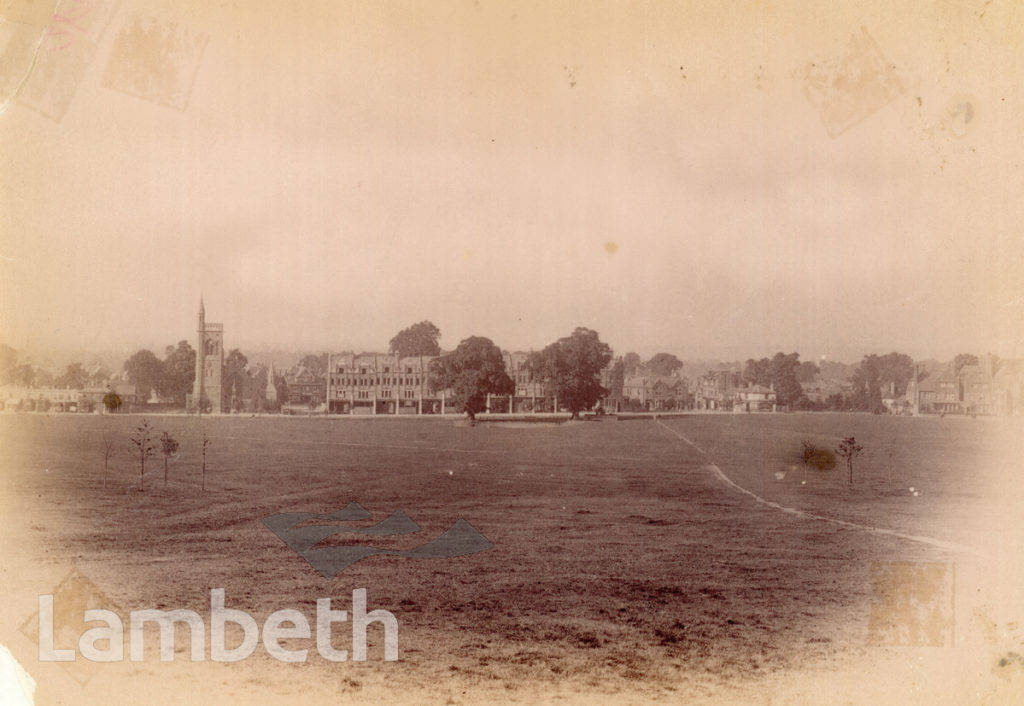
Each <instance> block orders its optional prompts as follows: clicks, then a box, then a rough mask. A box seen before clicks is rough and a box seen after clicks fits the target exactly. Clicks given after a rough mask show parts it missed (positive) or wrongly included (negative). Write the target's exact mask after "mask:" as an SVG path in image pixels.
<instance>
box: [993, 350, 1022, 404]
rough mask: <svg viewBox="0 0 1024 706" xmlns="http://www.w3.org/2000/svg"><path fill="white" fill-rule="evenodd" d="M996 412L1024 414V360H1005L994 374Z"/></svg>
mask: <svg viewBox="0 0 1024 706" xmlns="http://www.w3.org/2000/svg"><path fill="white" fill-rule="evenodd" d="M992 383H993V389H992V408H993V413H994V414H999V415H1010V414H1024V360H1004V361H1002V362H1001V363H1000V364H999V367H998V369H997V370H996V371H995V373H994V374H993V376H992Z"/></svg>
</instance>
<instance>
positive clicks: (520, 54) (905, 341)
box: [0, 0, 1024, 360]
mask: <svg viewBox="0 0 1024 706" xmlns="http://www.w3.org/2000/svg"><path fill="white" fill-rule="evenodd" d="M11 3H12V0H2V1H0V6H2V5H8V6H10V7H9V8H8V20H10V17H12V16H13V15H11V12H12V11H14V10H17V9H18V6H31V7H38V6H39V5H40V4H42V0H34V4H33V3H29V2H28V0H14V4H13V5H12V4H11ZM80 4H81V3H75V2H73V1H72V0H63V3H62V7H63V11H64V12H65V13H66V14H71V10H73V9H74V8H75V6H76V5H80ZM96 4H97V5H99V6H103V7H106V8H108V9H109V12H108V13H107V14H108V17H107V20H106V24H96V25H95V26H94V28H93V29H92V30H88V31H91V32H92V33H93V34H92V35H88V36H91V37H92V38H93V39H92V40H91V43H90V41H85V42H84V44H83V46H84V49H83V48H82V47H79V46H70V47H69V46H65V45H64V41H65V40H66V36H65V35H59V33H56V32H55V31H54V28H55V27H58V28H59V27H60V26H63V24H68V23H67V22H64V23H63V24H62V23H59V22H58V23H53V24H51V25H50V29H49V30H46V29H43V30H42V31H43V32H44V33H45V32H46V31H49V32H50V34H51V35H54V36H50V37H49V38H47V37H45V36H44V38H43V42H42V43H41V44H40V45H39V52H40V54H39V55H37V57H36V64H35V65H34V66H35V68H34V69H33V70H34V71H36V72H42V73H40V74H39V75H37V76H35V77H34V78H33V80H35V81H36V83H37V84H38V85H39V86H42V88H41V89H38V90H37V91H36V97H35V98H33V99H30V100H26V99H24V94H20V95H22V99H21V100H13V101H10V102H9V103H8V104H7V106H6V110H5V112H4V113H3V115H0V160H2V162H0V295H2V301H0V337H2V339H3V340H4V341H6V342H8V343H10V344H11V345H13V346H15V347H16V348H26V347H28V348H40V347H45V346H62V347H76V348H91V347H96V348H100V347H108V346H128V347H140V346H152V347H156V348H157V349H158V350H162V347H163V346H164V345H165V344H167V343H172V342H174V341H177V340H178V339H181V338H188V339H189V340H192V339H193V338H194V333H193V331H194V328H195V326H194V323H195V310H196V305H197V302H198V299H199V296H200V294H202V295H203V296H204V297H205V301H206V310H207V314H208V318H209V319H211V320H213V321H221V322H223V323H224V324H225V326H226V331H227V334H226V339H227V346H228V347H234V346H243V350H244V347H245V346H250V347H255V346H265V347H274V348H309V349H318V348H325V347H330V348H333V349H336V350H341V349H350V348H352V349H364V348H365V349H384V348H386V346H387V341H388V339H389V338H390V337H391V336H392V335H393V334H394V333H395V332H397V331H398V330H399V329H401V328H403V327H405V326H407V325H409V324H411V323H414V322H416V321H420V320H422V319H430V320H431V321H433V322H435V323H436V324H437V325H438V326H439V327H440V328H441V330H442V332H443V340H442V344H443V345H444V346H446V347H454V346H455V345H456V344H457V343H458V341H459V340H460V339H461V338H464V337H466V336H468V335H485V336H489V337H491V338H492V339H494V340H495V342H497V343H498V344H499V345H501V346H502V347H504V348H512V349H520V348H522V349H526V348H531V347H534V348H536V347H542V346H544V345H546V344H547V343H549V342H551V341H552V340H554V339H555V338H557V337H559V336H563V335H567V334H568V333H570V332H571V331H572V329H573V328H574V327H576V326H581V325H582V326H589V327H591V328H594V329H597V330H598V331H599V332H600V333H601V336H602V338H603V339H604V340H606V341H608V342H609V343H610V344H611V345H612V346H613V347H614V348H615V349H616V350H617V351H619V352H624V351H626V350H630V349H634V350H638V351H640V352H641V353H644V354H650V353H653V352H656V351H658V350H668V351H672V352H674V353H676V354H677V355H679V356H680V357H696V356H703V355H714V356H717V357H723V358H746V357H750V356H760V355H765V354H771V353H772V352H774V351H776V350H780V349H781V350H785V351H794V350H795V351H799V352H800V353H801V354H802V356H803V357H804V358H805V359H807V358H819V357H820V356H822V355H825V356H828V357H829V358H838V359H846V360H856V359H858V358H859V357H860V356H861V355H862V354H864V353H867V352H880V353H883V352H888V351H889V350H894V349H895V350H900V351H904V352H908V353H910V354H912V355H914V356H917V357H932V356H934V357H940V358H941V357H947V358H948V357H951V356H952V355H954V354H956V353H958V352H961V351H965V350H970V351H973V352H976V353H984V352H986V351H992V352H996V353H999V354H1001V355H1003V356H1019V357H1024V327H1022V325H1021V320H1022V318H1024V317H1022V314H1024V265H1022V257H1024V249H1022V247H1021V245H1022V238H1021V232H1022V228H1024V199H1022V196H1024V173H1022V169H1024V110H1022V105H1024V104H1022V101H1024V90H1022V86H1024V82H1022V79H1024V71H1022V69H1024V52H1022V51H1021V46H1022V41H1024V10H1022V9H1018V8H1019V6H1015V5H1016V4H1015V3H1009V2H1001V1H1000V0H996V2H994V3H991V4H987V5H986V4H985V3H984V2H982V1H981V0H979V1H978V2H977V3H961V2H948V3H936V4H934V5H931V6H928V5H927V4H925V3H917V5H918V9H916V10H904V9H896V8H898V7H899V5H898V4H895V3H891V2H884V3H877V6H876V7H870V6H869V4H868V3H861V2H858V3H833V2H822V3H798V2H789V1H786V2H781V1H780V2H777V3H772V2H749V3H704V2H699V3H698V2H693V3H687V2H671V3H649V4H648V3H639V2H629V3H626V2H622V3H576V2H573V3H569V2H563V3H558V2H550V1H548V0H542V1H537V2H489V1H487V0H480V1H479V2H474V1H473V0H466V1H465V2H462V1H460V2H445V1H441V0H438V1H436V2H434V1H431V2H422V3H399V4H391V5H387V4H385V3H378V2H365V1H361V2H355V3H340V2H309V1H304V2H301V3H290V2H280V1H276V0H275V1H274V2H269V1H268V2H251V1H248V0H246V1H244V2H243V1H241V0H239V1H238V2H210V1H207V0H203V1H202V2H180V1H176V2H170V1H167V2H143V1H139V2H132V1H131V0H122V1H121V2H120V3H119V4H117V3H113V2H112V0H102V1H101V0H96ZM975 5H976V7H975ZM22 9H24V7H23V8H22ZM983 10H984V12H983ZM60 12H61V9H60V8H58V14H59V13H60ZM19 17H20V16H19ZM137 18H138V22H139V23H140V24H139V26H140V27H142V28H143V29H144V30H145V32H144V33H143V34H142V35H138V34H137V35H132V34H130V33H128V32H127V29H130V28H131V27H132V26H133V23H135V22H136V19H137ZM22 19H23V18H22ZM86 19H88V18H86ZM96 22H97V23H98V20H97V21H96ZM30 24H31V23H28V24H26V23H25V22H24V21H22V24H21V26H20V27H16V25H15V24H12V22H10V21H8V22H7V23H6V24H5V25H3V26H0V30H3V31H4V32H6V33H5V34H3V36H2V38H0V41H7V42H8V45H7V46H8V47H10V46H11V41H13V40H10V39H9V37H10V36H11V32H10V29H11V28H12V27H16V28H18V29H20V30H24V29H25V27H27V26H30ZM133 37H134V38H133ZM140 37H141V38H140ZM161 38H162V39H161ZM867 38H870V39H867ZM74 39H75V37H74V36H73V35H72V40H74ZM79 39H80V38H79ZM171 40H175V41H176V42H177V43H176V44H175V43H174V42H172V41H171ZM161 42H163V43H161ZM0 51H3V50H2V49H0ZM46 52H63V53H62V54H60V56H58V57H57V58H54V59H52V61H50V59H49V57H47V56H46V55H45V54H46ZM76 52H77V53H76ZM15 53H16V52H14V51H13V50H9V51H8V52H7V54H6V55H0V61H4V57H5V56H6V57H7V60H8V62H9V63H8V65H7V66H6V67H4V75H5V76H7V77H8V78H9V77H10V76H14V75H16V74H17V71H16V69H17V67H16V66H15V65H14V64H15V62H14V60H13V59H11V56H13V55H14V54H15ZM44 59H46V60H47V61H49V63H45V62H43V60H44ZM865 62H866V63H865ZM68 67H71V68H68ZM25 68H26V70H27V69H28V67H27V66H26V67H25ZM72 69H75V70H77V73H75V71H73V70H72ZM62 71H63V72H66V75H65V74H62V73H61V72H62ZM822 76H823V77H824V81H825V82H824V84H822V83H821V82H820V80H819V79H821V77H822ZM816 81H818V82H817V83H816ZM0 85H6V86H7V89H6V90H7V91H8V94H10V92H11V88H10V87H11V85H12V83H11V80H8V81H7V83H6V84H3V81H0ZM822 86H824V88H822ZM54 87H56V88H54ZM58 89H59V90H58ZM22 90H23V91H24V90H26V89H22ZM61 91H63V93H61ZM822 91H825V93H822ZM132 93H135V95H133V94H132ZM68 94H70V101H69V102H67V98H68ZM826 94H827V95H826ZM823 95H824V96H825V98H824V99H823V98H822V96H823ZM55 96H56V97H55ZM60 96H64V100H65V103H66V111H65V112H63V114H62V115H60V116H58V117H59V118H60V119H59V120H56V119H54V117H53V115H50V116H47V115H46V114H45V113H46V112H47V111H46V110H45V107H46V106H47V105H57V106H58V107H59V105H60V100H59V98H60ZM822 100H827V101H830V102H828V104H827V105H823V104H822ZM33 101H34V103H33ZM47 101H49V103H47ZM29 104H32V105H29ZM40 105H42V106H43V108H44V109H43V110H40V108H39V106H40ZM53 112H57V109H54V110H53V111H51V113H53ZM846 123H851V124H849V125H847V124H846Z"/></svg>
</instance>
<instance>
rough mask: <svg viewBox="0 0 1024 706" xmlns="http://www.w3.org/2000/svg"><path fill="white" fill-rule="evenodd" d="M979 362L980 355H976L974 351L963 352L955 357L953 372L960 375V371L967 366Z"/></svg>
mask: <svg viewBox="0 0 1024 706" xmlns="http://www.w3.org/2000/svg"><path fill="white" fill-rule="evenodd" d="M977 364H978V356H976V355H974V354H972V353H961V354H960V355H958V356H957V357H956V358H954V359H953V372H954V373H956V374H957V375H959V374H960V371H961V370H962V369H963V368H964V367H965V366H968V365H977Z"/></svg>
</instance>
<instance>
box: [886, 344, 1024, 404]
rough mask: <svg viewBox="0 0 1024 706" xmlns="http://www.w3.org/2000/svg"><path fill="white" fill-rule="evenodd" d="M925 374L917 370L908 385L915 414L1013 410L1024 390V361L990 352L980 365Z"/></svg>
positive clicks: (907, 396) (908, 402)
mask: <svg viewBox="0 0 1024 706" xmlns="http://www.w3.org/2000/svg"><path fill="white" fill-rule="evenodd" d="M922 377H924V376H923V375H922V373H921V371H920V370H915V374H914V376H913V377H912V378H911V380H910V383H909V384H908V385H907V394H906V404H907V406H908V407H909V409H910V411H911V413H912V414H986V415H989V414H1013V413H1015V411H1017V405H1019V404H1020V402H1021V399H1022V397H1021V393H1022V392H1024V361H1016V360H1007V361H998V360H997V358H996V357H995V356H993V355H987V356H985V357H984V358H983V359H982V360H981V361H980V362H979V363H978V364H977V365H965V366H964V367H962V368H961V369H960V370H959V371H955V370H953V368H952V367H948V368H946V369H945V370H943V371H941V372H940V373H938V374H936V375H929V376H927V377H924V379H921V378H922Z"/></svg>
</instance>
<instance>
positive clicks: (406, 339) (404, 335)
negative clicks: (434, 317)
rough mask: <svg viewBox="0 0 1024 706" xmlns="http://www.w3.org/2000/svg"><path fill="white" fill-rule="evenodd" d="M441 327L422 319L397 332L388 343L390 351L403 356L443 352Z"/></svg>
mask: <svg viewBox="0 0 1024 706" xmlns="http://www.w3.org/2000/svg"><path fill="white" fill-rule="evenodd" d="M440 340H441V329H439V328H438V327H437V326H435V325H434V324H432V323H431V322H429V321H420V322H419V323H418V324H413V325H412V326H410V327H409V328H405V329H402V330H401V331H399V332H398V333H396V334H395V337H394V338H392V339H391V342H390V343H389V344H388V346H389V347H388V352H389V353H391V355H397V356H400V357H402V358H404V357H406V356H415V355H425V356H435V355H440V354H441V345H440V343H439V341H440Z"/></svg>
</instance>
